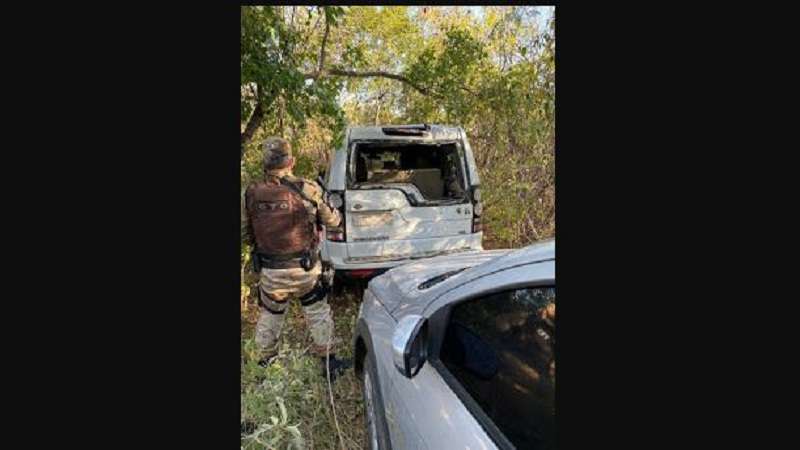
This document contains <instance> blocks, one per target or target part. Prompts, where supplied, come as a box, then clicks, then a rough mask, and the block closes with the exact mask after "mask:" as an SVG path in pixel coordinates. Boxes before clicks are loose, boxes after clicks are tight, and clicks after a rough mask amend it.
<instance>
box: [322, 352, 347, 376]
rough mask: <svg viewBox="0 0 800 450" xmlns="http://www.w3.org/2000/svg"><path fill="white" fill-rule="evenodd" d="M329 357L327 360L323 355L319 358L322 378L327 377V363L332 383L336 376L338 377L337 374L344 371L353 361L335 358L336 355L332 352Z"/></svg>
mask: <svg viewBox="0 0 800 450" xmlns="http://www.w3.org/2000/svg"><path fill="white" fill-rule="evenodd" d="M329 357H330V361H328V358H326V357H324V356H323V357H322V358H320V359H321V360H322V378H325V379H328V366H327V365H326V364H329V365H330V370H331V383H333V382H334V381H336V378H338V377H339V375H341V374H342V373H344V371H345V370H346V369H349V368H350V367H352V366H353V361H351V360H349V359H336V355H335V354H333V353H331V354H330V355H329Z"/></svg>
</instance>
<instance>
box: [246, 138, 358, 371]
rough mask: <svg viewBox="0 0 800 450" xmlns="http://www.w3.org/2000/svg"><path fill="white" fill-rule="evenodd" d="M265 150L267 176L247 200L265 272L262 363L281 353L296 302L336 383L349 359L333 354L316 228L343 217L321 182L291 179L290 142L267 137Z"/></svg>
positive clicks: (259, 266) (259, 329)
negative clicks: (287, 321) (286, 320)
mask: <svg viewBox="0 0 800 450" xmlns="http://www.w3.org/2000/svg"><path fill="white" fill-rule="evenodd" d="M263 147H264V175H265V177H264V179H263V180H262V181H258V182H256V183H253V184H251V185H250V186H248V188H247V190H246V191H245V197H244V201H245V205H244V206H245V212H246V215H247V238H248V240H249V243H250V244H251V245H253V246H254V249H255V251H254V253H253V255H252V256H253V258H254V263H255V266H256V267H255V269H256V270H257V271H258V272H259V273H260V278H259V319H258V323H257V324H256V344H257V345H258V347H259V349H260V351H261V359H260V361H259V364H260V365H262V366H263V367H266V366H267V365H268V364H269V362H270V361H271V359H272V358H273V357H274V356H275V355H276V354H277V346H278V338H279V336H280V333H281V328H282V327H283V320H284V316H285V313H286V308H287V305H288V303H289V301H291V300H294V299H297V300H299V301H300V304H301V306H302V309H303V315H304V316H305V319H306V323H307V324H308V326H309V328H310V331H311V337H312V338H313V345H312V349H311V350H312V352H313V353H314V354H316V355H317V356H319V357H321V359H322V373H323V376H326V375H327V367H328V366H329V367H330V372H331V378H332V379H333V378H335V377H336V376H338V375H340V374H341V372H342V371H343V370H344V369H346V368H347V367H349V366H350V361H345V360H341V359H337V358H336V355H335V353H334V352H333V349H334V345H335V344H336V343H335V342H333V318H332V316H331V309H330V306H329V305H328V299H327V292H326V291H327V289H326V286H325V284H323V282H322V276H321V275H322V266H321V263H320V261H319V252H318V246H319V232H318V229H317V224H318V223H321V224H323V225H326V226H329V227H335V226H338V225H339V223H340V222H341V216H340V214H339V211H337V210H336V209H334V208H331V207H330V206H329V205H328V204H326V203H325V201H323V198H322V189H321V187H320V186H319V185H318V184H316V183H314V182H312V181H309V180H305V179H302V178H296V177H294V176H293V175H292V168H293V167H294V158H293V157H292V151H291V147H290V145H289V143H288V142H287V141H286V140H285V139H282V138H278V137H271V138H268V139H267V140H265V141H264V144H263ZM326 357H328V358H329V359H327V360H326Z"/></svg>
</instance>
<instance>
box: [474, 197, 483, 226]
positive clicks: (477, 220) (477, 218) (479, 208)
mask: <svg viewBox="0 0 800 450" xmlns="http://www.w3.org/2000/svg"><path fill="white" fill-rule="evenodd" d="M481 214H483V203H481V188H480V187H478V186H473V188H472V232H473V233H479V232H481V231H483V223H482V222H481Z"/></svg>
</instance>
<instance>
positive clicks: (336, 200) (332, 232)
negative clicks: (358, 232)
mask: <svg viewBox="0 0 800 450" xmlns="http://www.w3.org/2000/svg"><path fill="white" fill-rule="evenodd" d="M328 203H329V204H330V205H331V206H332V207H334V208H336V209H337V210H339V214H341V216H342V223H341V224H340V225H339V226H338V227H328V228H326V233H325V237H326V238H327V239H328V240H329V241H333V242H344V241H345V239H346V237H347V235H346V233H345V232H346V227H345V218H344V192H339V191H331V193H330V195H329V197H328Z"/></svg>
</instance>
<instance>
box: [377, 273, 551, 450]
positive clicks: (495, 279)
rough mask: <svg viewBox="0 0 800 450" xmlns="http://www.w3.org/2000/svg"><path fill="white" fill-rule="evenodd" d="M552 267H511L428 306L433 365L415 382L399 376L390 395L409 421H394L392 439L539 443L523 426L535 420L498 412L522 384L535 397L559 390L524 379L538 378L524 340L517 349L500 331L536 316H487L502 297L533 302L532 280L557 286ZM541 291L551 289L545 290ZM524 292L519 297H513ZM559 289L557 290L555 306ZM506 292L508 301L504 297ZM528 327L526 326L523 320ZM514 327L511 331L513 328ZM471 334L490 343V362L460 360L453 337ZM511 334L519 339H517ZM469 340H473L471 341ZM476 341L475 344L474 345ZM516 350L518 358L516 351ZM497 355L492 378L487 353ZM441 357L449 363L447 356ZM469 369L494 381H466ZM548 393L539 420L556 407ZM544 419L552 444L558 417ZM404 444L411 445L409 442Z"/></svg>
mask: <svg viewBox="0 0 800 450" xmlns="http://www.w3.org/2000/svg"><path fill="white" fill-rule="evenodd" d="M553 270H554V268H553V264H552V261H551V262H549V263H543V264H540V265H538V267H537V265H535V264H534V265H525V266H521V267H516V268H512V269H509V270H505V271H501V272H498V273H495V274H491V275H488V276H485V277H482V278H480V279H478V280H473V281H472V282H468V283H466V284H463V285H461V286H459V287H457V288H455V289H454V290H452V291H450V292H449V293H446V294H445V295H443V296H442V297H441V298H439V299H438V300H436V301H434V303H433V304H432V305H431V307H430V308H429V311H430V314H425V315H426V316H428V317H429V325H430V328H431V342H430V343H429V349H430V351H431V355H430V360H429V361H428V363H426V364H424V365H423V366H422V368H421V369H420V371H419V373H417V375H416V376H414V377H413V378H411V379H408V378H404V377H402V376H397V377H393V383H392V386H391V387H390V389H391V390H392V391H393V392H392V395H391V397H392V398H393V400H394V402H395V403H396V405H393V406H395V411H396V412H397V413H399V414H401V415H402V417H400V418H397V417H395V418H394V419H395V426H394V428H395V430H394V432H393V433H392V434H401V435H403V436H408V437H410V436H415V437H416V436H418V438H419V439H420V440H422V441H423V442H424V444H425V446H426V447H427V448H437V449H438V448H442V449H445V448H471V449H493V448H514V446H513V445H514V444H513V443H514V442H517V443H525V442H526V441H525V439H528V441H530V440H531V439H533V438H532V437H531V436H530V435H524V434H523V435H522V437H520V436H519V431H520V429H524V428H525V427H528V426H530V425H531V421H530V420H526V419H524V418H523V419H522V420H519V419H514V418H513V417H512V420H509V416H508V414H505V415H503V414H500V415H498V414H497V408H502V405H503V404H504V402H505V401H506V400H509V397H515V396H517V391H516V389H517V388H518V387H519V388H522V389H528V390H529V391H530V392H532V393H536V392H544V393H545V394H546V393H547V392H552V391H553V390H554V389H551V390H550V391H548V390H547V384H546V383H545V385H543V386H539V385H532V384H531V383H530V377H528V378H526V377H525V376H526V375H531V373H530V371H529V370H528V369H526V366H525V362H526V361H525V360H524V358H520V357H519V351H518V347H519V345H517V344H519V343H517V344H515V343H514V341H513V339H509V336H510V335H508V334H502V333H499V332H498V331H499V329H495V328H496V327H498V326H504V327H507V325H508V324H509V323H511V324H514V323H518V322H520V321H521V320H523V319H524V320H527V319H528V318H529V317H532V316H533V315H535V312H533V311H528V313H525V312H524V311H517V310H513V309H509V310H508V311H505V314H506V316H504V317H505V319H504V320H506V321H505V322H503V321H502V320H501V321H500V322H497V321H492V320H491V319H492V317H491V316H488V313H489V312H490V309H487V305H492V304H495V303H497V302H498V299H499V300H500V301H508V300H509V299H512V300H514V299H516V297H514V296H515V295H516V296H517V297H520V296H521V297H520V298H523V297H524V298H531V293H530V292H528V291H525V289H527V288H528V286H529V285H530V284H531V283H532V280H533V282H534V283H536V282H542V283H546V284H554V274H553ZM535 288H536V289H544V287H541V288H540V287H535ZM518 291H519V292H520V293H518V294H514V292H518ZM554 292H555V291H554V287H553V288H552V299H553V301H554ZM543 293H544V291H543ZM503 295H505V296H508V297H507V298H505V299H504V298H503V297H502V296H503ZM498 296H501V297H498ZM541 296H542V293H540V294H539V297H541ZM537 298H538V297H537ZM460 305H463V306H460ZM553 307H554V306H553ZM525 314H527V315H525ZM469 318H471V320H472V321H471V322H470V321H468V320H467V319H469ZM451 319H452V320H451ZM531 320H533V319H531ZM481 322H485V323H486V327H484V328H475V327H472V328H470V327H469V326H467V328H468V330H467V333H465V332H464V330H461V333H460V334H458V333H456V332H454V331H453V327H455V325H453V324H460V325H461V327H462V328H463V327H464V326H465V325H464V324H465V323H466V324H471V323H481ZM522 328H523V329H524V328H525V323H524V322H523V324H522ZM511 329H512V328H507V329H506V331H508V330H511ZM519 329H520V327H519V326H517V327H515V328H513V330H514V331H513V333H518V332H519ZM469 332H471V333H472V334H473V335H477V337H478V338H479V339H483V340H484V341H485V344H486V345H484V348H483V351H482V352H481V351H478V352H477V353H476V355H478V356H480V355H483V356H484V358H483V359H480V358H479V359H478V362H477V363H476V361H475V360H474V359H467V360H466V361H465V360H464V358H463V356H462V358H461V359H459V358H457V357H456V358H454V357H453V353H454V350H453V348H454V347H455V344H456V343H458V342H457V341H458V340H457V339H455V341H456V342H455V343H454V336H455V337H459V336H461V337H463V335H466V334H469ZM513 333H512V334H513ZM525 336H527V335H525ZM511 337H512V338H513V335H512V336H511ZM466 339H467V340H468V341H469V338H466ZM526 339H528V337H526ZM540 339H541V336H540ZM462 340H463V339H462ZM472 341H473V343H474V341H475V340H474V339H473V340H472ZM443 345H446V347H444V351H443V352H440V348H441V347H442V346H443ZM473 347H475V345H473ZM478 347H480V346H478ZM487 348H488V350H487ZM479 350H480V349H479ZM513 351H516V353H511V352H513ZM493 352H494V354H495V356H496V359H497V361H496V362H495V364H494V365H495V366H496V367H497V370H496V371H495V373H493V374H490V372H491V371H486V370H484V372H480V369H481V365H480V363H481V361H484V363H485V362H486V361H485V360H487V358H488V357H486V356H485V355H487V354H492V353H493ZM507 353H508V355H507V356H508V357H506V358H497V355H500V356H506V354H507ZM523 354H524V352H523ZM440 355H442V356H443V358H440ZM515 358H516V359H515ZM488 359H491V358H488ZM520 360H522V363H520ZM490 362H491V361H490ZM459 363H461V367H460V366H458V364H459ZM514 364H517V365H518V369H519V370H513V368H514ZM536 367H537V369H536V370H539V371H541V369H538V366H536ZM465 368H466V369H472V370H473V372H474V371H475V369H476V368H477V371H478V373H479V375H481V376H483V377H487V376H488V379H487V380H479V381H484V383H483V384H481V383H476V382H475V380H470V379H469V378H468V377H467V376H465ZM483 369H485V367H484V368H483ZM554 369H555V366H554V362H553V370H554ZM466 373H467V375H468V374H469V373H470V372H469V371H468V370H467V371H466ZM489 375H491V376H489ZM548 375H549V372H548ZM508 377H511V378H508ZM497 380H513V381H514V382H513V383H509V382H498V381H497ZM544 381H547V380H544ZM514 383H516V384H514ZM526 383H527V384H526ZM541 396H542V398H543V401H540V402H539V403H537V411H539V413H538V414H539V416H542V411H545V412H546V411H548V409H547V405H548V404H549V403H548V401H549V400H548V399H549V397H547V395H541ZM528 398H530V397H528ZM512 400H513V398H512ZM512 406H513V411H515V412H519V411H523V412H525V411H526V410H525V404H524V402H523V403H520V402H515V403H513V405H512ZM542 417H543V419H542V420H541V421H542V424H541V426H538V428H536V433H538V434H541V435H542V436H543V437H544V439H547V438H548V437H550V435H549V434H548V433H550V432H551V431H552V427H550V424H551V423H552V422H553V421H554V418H553V420H551V421H550V422H547V420H546V419H548V416H547V415H546V414H544V415H543V416H542ZM390 428H391V426H390ZM402 440H405V441H407V440H408V439H402ZM393 441H394V436H393ZM518 448H526V447H524V446H521V447H518ZM543 448H547V447H543Z"/></svg>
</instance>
